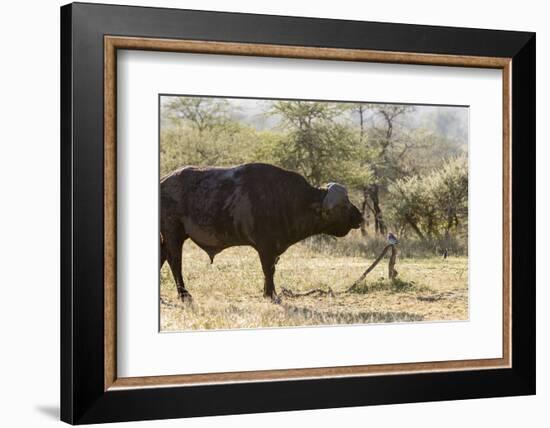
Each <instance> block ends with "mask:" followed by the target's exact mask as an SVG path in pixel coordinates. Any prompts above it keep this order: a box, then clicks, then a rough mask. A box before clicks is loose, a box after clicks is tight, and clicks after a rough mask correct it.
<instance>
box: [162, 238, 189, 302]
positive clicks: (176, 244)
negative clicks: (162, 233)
mask: <svg viewBox="0 0 550 428" xmlns="http://www.w3.org/2000/svg"><path fill="white" fill-rule="evenodd" d="M184 241H185V238H180V237H177V236H176V237H175V236H171V237H169V238H168V237H167V238H166V241H165V243H164V244H165V246H166V260H167V261H168V264H169V265H170V270H171V271H172V275H173V276H174V281H176V287H177V290H178V296H179V298H180V299H181V301H182V302H185V301H186V300H187V301H191V300H192V298H191V294H189V292H188V291H187V290H186V288H185V283H184V282H183V275H182V273H181V252H182V246H183V242H184Z"/></svg>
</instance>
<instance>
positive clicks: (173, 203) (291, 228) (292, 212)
mask: <svg viewBox="0 0 550 428" xmlns="http://www.w3.org/2000/svg"><path fill="white" fill-rule="evenodd" d="M336 186H339V185H336ZM339 187H340V189H342V186H339ZM160 189H161V221H160V223H161V225H160V227H161V230H160V232H161V252H160V257H161V260H160V264H161V267H162V264H163V263H164V261H168V263H169V265H170V268H171V270H172V273H173V275H174V279H175V281H176V285H177V289H178V293H179V296H180V298H181V299H182V300H185V299H186V298H190V295H189V293H188V292H187V290H186V289H185V285H184V282H183V277H182V273H181V252H182V245H183V242H184V241H185V240H186V239H187V238H190V239H192V240H193V241H194V242H195V243H196V244H197V245H198V246H199V247H201V248H202V249H203V250H204V251H206V252H207V253H208V255H209V256H210V259H211V261H213V260H214V257H215V255H216V254H218V253H219V252H220V251H222V250H224V249H225V248H228V247H233V246H237V245H250V246H252V247H254V248H255V249H256V251H258V254H259V256H260V260H261V263H262V269H263V272H264V275H265V284H264V295H265V296H268V297H271V298H275V297H276V294H275V286H274V284H273V275H274V272H275V264H276V261H277V259H278V257H279V256H280V255H281V254H282V253H283V252H284V251H285V250H286V249H287V248H288V247H289V246H291V245H292V244H295V243H296V242H298V241H301V240H302V239H304V238H307V237H309V236H312V235H316V234H321V233H326V234H330V235H334V236H344V235H346V234H347V233H348V232H349V231H350V229H352V228H358V227H359V225H360V223H361V220H362V217H361V213H360V212H359V210H358V209H357V208H356V207H355V206H354V205H352V204H351V202H350V201H349V199H348V198H347V195H345V193H344V196H343V198H344V199H343V200H341V202H340V203H339V204H338V205H337V206H335V207H333V208H331V209H330V210H326V209H324V208H323V200H324V198H325V197H326V195H327V193H328V192H329V191H328V190H327V189H317V188H315V187H312V186H311V185H310V184H309V183H308V182H307V181H306V180H305V178H304V177H302V176H301V175H299V174H297V173H295V172H291V171H287V170H284V169H282V168H278V167H275V166H273V165H268V164H258V163H255V164H245V165H240V166H236V167H233V168H213V167H205V168H198V167H185V168H181V169H179V170H176V171H174V172H173V173H171V174H169V175H168V176H166V177H164V178H163V179H162V180H161V185H160ZM333 193H334V194H333V195H332V196H334V195H335V194H336V193H335V192H333ZM325 205H326V204H325ZM331 207H332V205H331Z"/></svg>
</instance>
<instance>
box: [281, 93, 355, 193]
mask: <svg viewBox="0 0 550 428" xmlns="http://www.w3.org/2000/svg"><path fill="white" fill-rule="evenodd" d="M343 111H344V110H343V108H342V107H341V106H340V105H338V104H335V103H326V102H311V101H277V102H275V103H273V105H272V106H271V114H274V115H278V116H279V117H280V118H281V120H282V124H284V125H285V129H286V130H287V132H286V136H285V138H283V139H281V140H280V143H279V144H278V146H277V147H276V148H275V152H274V157H275V158H276V159H275V160H276V162H277V163H279V164H280V165H282V166H284V167H286V168H289V169H292V170H295V171H299V172H300V173H301V174H303V175H304V176H305V177H306V178H307V179H308V181H310V182H311V183H312V184H313V185H316V186H319V185H321V184H323V183H325V182H327V181H331V180H334V179H338V178H340V177H342V176H343V175H345V174H350V172H349V171H350V168H344V167H343V166H342V165H343V164H344V163H346V162H349V161H350V160H351V159H352V158H353V155H354V153H355V145H354V144H353V138H352V133H351V132H350V130H349V129H348V128H347V127H346V126H345V125H344V124H342V123H340V122H339V121H338V118H339V116H340V115H341V114H342V113H343Z"/></svg>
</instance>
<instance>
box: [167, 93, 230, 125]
mask: <svg viewBox="0 0 550 428" xmlns="http://www.w3.org/2000/svg"><path fill="white" fill-rule="evenodd" d="M165 109H166V112H167V114H168V117H170V118H171V119H172V120H176V121H177V120H184V121H186V122H188V123H189V124H191V126H192V127H193V128H194V129H196V130H197V131H198V132H199V133H203V132H205V131H208V130H212V129H213V128H214V127H217V126H220V125H224V124H226V123H227V122H228V120H229V103H228V102H227V100H225V99H223V98H204V97H170V98H169V99H168V100H167V102H166V105H165Z"/></svg>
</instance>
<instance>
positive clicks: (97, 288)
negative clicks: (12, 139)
mask: <svg viewBox="0 0 550 428" xmlns="http://www.w3.org/2000/svg"><path fill="white" fill-rule="evenodd" d="M61 88H62V89H61V101H62V103H61V104H62V111H61V129H62V138H61V156H62V159H61V160H62V162H61V164H62V171H61V176H62V180H61V191H62V207H61V208H62V209H61V212H62V219H61V221H62V236H61V242H62V265H61V270H62V284H61V287H62V290H61V339H62V343H61V357H62V360H61V374H62V376H61V390H62V392H61V411H62V412H61V418H62V420H64V421H66V422H69V423H72V424H83V423H97V422H115V421H129V420H144V419H161V418H177V417H190V416H201V415H222V414H231V413H250V412H269V411H280V410H297V409H314V408H327V407H343V406H361V405H371V404H388V403H405V402H417V401H434V400H451V399H464V398H476V397H495V396H509V395H526V394H534V393H535V261H534V260H535V259H534V248H535V245H534V244H535V222H534V217H535V214H534V212H535V211H534V207H535V197H534V191H535V185H534V179H535V170H534V168H535V162H534V160H535V35H534V34H533V33H524V32H509V31H494V30H480V29H465V28H446V27H428V26H416V25H406V24H390V23H371V22H354V21H339V20H327V19H312V18H293V17H281V16H266V15H248V14H233V13H218V12H204V11H190V10H176V9H157V8H141V7H128V6H108V5H92V4H79V3H75V4H70V5H67V6H64V7H62V8H61Z"/></svg>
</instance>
